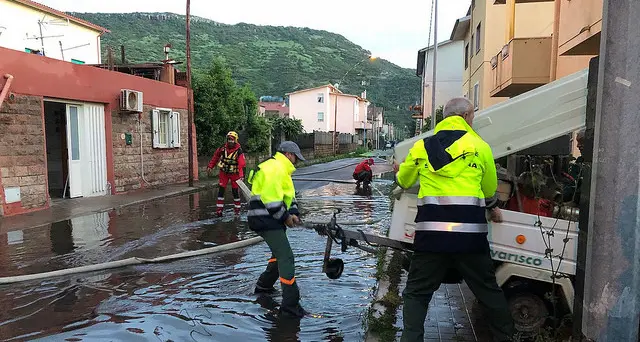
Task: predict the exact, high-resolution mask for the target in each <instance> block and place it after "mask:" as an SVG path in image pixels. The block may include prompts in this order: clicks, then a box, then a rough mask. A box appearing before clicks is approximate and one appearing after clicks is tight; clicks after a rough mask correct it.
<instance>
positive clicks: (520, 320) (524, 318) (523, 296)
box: [507, 292, 549, 333]
mask: <svg viewBox="0 0 640 342" xmlns="http://www.w3.org/2000/svg"><path fill="white" fill-rule="evenodd" d="M507 300H508V303H509V312H510V313H511V317H513V322H514V324H515V326H516V330H518V331H520V332H523V333H535V332H537V331H539V330H540V329H542V328H543V327H544V325H545V323H546V321H547V318H548V317H549V310H548V309H547V306H546V305H545V303H544V300H542V298H540V297H539V296H537V295H536V294H534V293H531V292H518V293H514V294H512V295H510V296H509V297H508V298H507Z"/></svg>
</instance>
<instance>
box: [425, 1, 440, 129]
mask: <svg viewBox="0 0 640 342" xmlns="http://www.w3.org/2000/svg"><path fill="white" fill-rule="evenodd" d="M433 11H434V12H433V82H432V83H433V86H432V87H431V130H434V129H435V128H436V70H437V65H438V0H435V4H434V6H433ZM422 110H424V107H423V108H422Z"/></svg>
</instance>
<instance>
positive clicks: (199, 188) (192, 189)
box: [81, 182, 218, 216]
mask: <svg viewBox="0 0 640 342" xmlns="http://www.w3.org/2000/svg"><path fill="white" fill-rule="evenodd" d="M217 187H218V184H217V183H213V182H211V183H210V184H203V185H200V186H194V187H189V188H186V189H184V190H176V191H172V192H168V193H166V194H162V195H158V196H154V197H150V198H145V199H141V200H137V201H133V202H129V203H126V204H122V205H119V206H116V207H113V208H108V209H105V210H100V211H97V212H105V211H111V210H116V211H118V210H121V209H123V208H126V207H130V206H134V205H139V204H144V203H148V202H153V201H157V200H160V199H165V198H170V197H176V196H181V195H188V194H192V193H196V192H200V191H202V190H209V189H213V188H217ZM116 196H117V195H116ZM94 212H96V211H94ZM81 216H82V215H81Z"/></svg>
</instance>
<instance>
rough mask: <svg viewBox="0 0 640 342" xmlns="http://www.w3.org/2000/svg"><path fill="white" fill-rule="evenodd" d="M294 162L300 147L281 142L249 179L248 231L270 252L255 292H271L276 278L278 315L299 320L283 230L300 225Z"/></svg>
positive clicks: (291, 261)
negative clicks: (294, 182)
mask: <svg viewBox="0 0 640 342" xmlns="http://www.w3.org/2000/svg"><path fill="white" fill-rule="evenodd" d="M298 160H300V161H304V160H305V159H304V157H303V156H302V153H301V151H300V147H298V145H297V144H296V143H294V142H292V141H284V142H282V143H281V144H280V146H279V147H278V152H276V154H275V155H274V156H273V157H272V158H270V159H268V160H267V161H265V162H263V163H261V164H260V165H259V166H258V171H257V172H255V174H254V175H253V176H252V177H251V179H250V180H249V181H250V183H251V184H252V188H251V200H250V201H249V213H248V221H249V228H251V230H253V231H255V232H257V233H258V234H259V235H260V236H262V238H264V240H265V241H266V242H267V244H268V245H269V249H271V253H272V255H271V258H270V259H269V262H268V265H267V269H266V270H265V271H264V272H263V273H262V275H260V278H259V279H258V283H257V284H256V289H255V292H256V293H264V292H273V291H274V290H275V289H274V288H273V285H274V284H275V282H276V281H277V280H278V278H280V285H281V286H282V305H281V306H280V313H281V314H283V315H286V316H293V317H302V316H304V315H305V313H306V312H305V311H304V310H303V309H302V307H301V306H300V292H299V290H298V284H296V277H295V265H294V258H293V251H292V250H291V246H290V245H289V240H288V239H287V233H286V229H287V227H293V226H294V225H296V224H299V223H300V219H299V218H298V215H299V212H298V205H297V204H296V199H295V188H294V187H293V180H292V179H291V174H292V173H293V172H294V171H295V170H296V168H295V166H294V165H295V164H296V162H297V161H298Z"/></svg>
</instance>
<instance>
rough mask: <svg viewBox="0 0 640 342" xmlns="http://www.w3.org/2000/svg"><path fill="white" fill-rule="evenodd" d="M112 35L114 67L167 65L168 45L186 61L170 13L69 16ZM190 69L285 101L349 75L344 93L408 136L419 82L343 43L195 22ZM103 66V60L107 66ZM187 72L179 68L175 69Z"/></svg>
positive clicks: (307, 32)
mask: <svg viewBox="0 0 640 342" xmlns="http://www.w3.org/2000/svg"><path fill="white" fill-rule="evenodd" d="M72 14H73V15H75V16H78V17H80V18H83V19H86V20H88V21H90V22H93V23H95V24H98V25H101V26H104V27H106V28H108V29H109V30H111V33H107V34H105V35H104V36H103V37H102V50H103V55H105V56H106V51H107V47H112V48H113V51H114V56H116V57H115V59H116V61H118V60H119V56H120V53H119V51H120V46H121V45H124V46H125V50H126V59H127V62H150V61H160V60H163V59H164V53H163V46H164V45H165V44H166V43H170V44H171V45H172V50H171V54H170V57H171V58H173V59H176V60H178V61H184V60H185V45H186V44H185V31H186V29H185V18H184V16H183V15H177V14H172V13H127V14H112V13H72ZM191 37H192V38H191V46H192V60H193V67H194V70H196V72H197V71H198V70H204V69H206V68H208V67H209V65H210V64H211V61H212V59H213V58H215V57H222V58H223V59H224V60H225V62H226V64H227V65H228V66H229V67H230V68H231V70H232V73H233V78H234V79H235V80H236V81H237V82H238V83H240V84H249V86H250V87H251V89H252V90H253V91H254V92H255V93H256V94H257V95H258V96H261V95H275V96H283V95H284V94H285V93H288V92H292V91H295V90H299V89H303V88H307V87H313V86H318V85H322V84H327V83H336V82H338V81H339V80H340V79H341V78H342V77H343V75H345V73H347V71H349V73H348V75H347V77H346V79H345V81H344V82H343V84H342V86H341V90H343V91H344V92H347V93H353V94H360V93H361V92H362V91H363V90H365V89H366V90H367V97H368V98H369V100H371V101H372V102H373V103H374V104H375V105H376V106H383V107H385V109H386V111H387V118H388V119H390V120H391V121H392V122H394V123H395V124H396V125H402V126H403V125H409V128H410V129H412V126H411V125H412V123H413V121H411V119H410V113H409V112H408V106H409V105H412V104H415V103H416V101H419V97H420V78H419V77H416V76H415V70H412V69H405V68H401V67H399V66H397V65H395V64H393V63H391V62H389V61H386V60H383V59H376V60H374V61H369V60H365V61H363V62H362V63H360V64H359V65H358V66H357V67H355V68H353V69H352V67H353V66H354V65H356V64H357V63H358V62H359V61H362V60H363V59H365V58H366V57H367V56H368V55H369V51H367V50H365V49H363V48H362V47H360V46H358V45H356V44H354V43H352V42H351V41H349V40H347V39H346V38H345V37H343V36H341V35H339V34H335V33H330V32H326V31H318V30H312V29H309V28H296V27H276V26H257V25H251V24H244V23H240V24H236V25H226V24H221V23H217V22H214V21H211V20H207V19H203V18H199V17H193V19H192V26H191ZM105 60H106V59H105ZM179 67H182V68H184V66H179Z"/></svg>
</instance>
